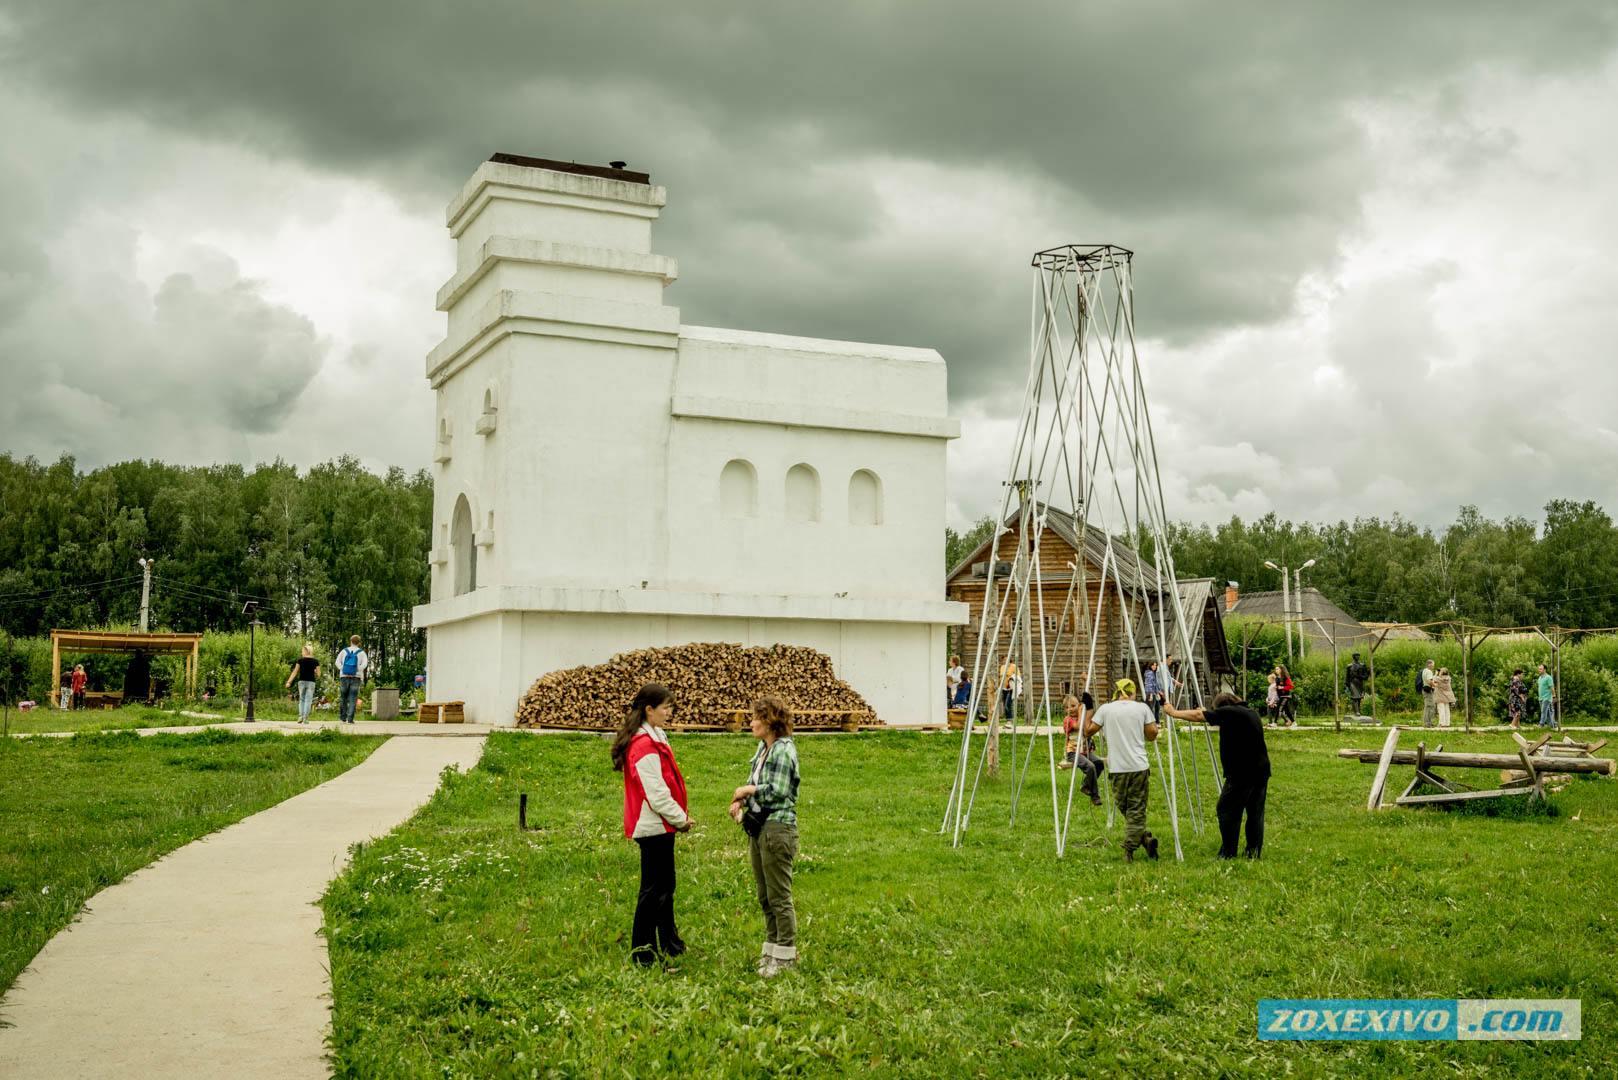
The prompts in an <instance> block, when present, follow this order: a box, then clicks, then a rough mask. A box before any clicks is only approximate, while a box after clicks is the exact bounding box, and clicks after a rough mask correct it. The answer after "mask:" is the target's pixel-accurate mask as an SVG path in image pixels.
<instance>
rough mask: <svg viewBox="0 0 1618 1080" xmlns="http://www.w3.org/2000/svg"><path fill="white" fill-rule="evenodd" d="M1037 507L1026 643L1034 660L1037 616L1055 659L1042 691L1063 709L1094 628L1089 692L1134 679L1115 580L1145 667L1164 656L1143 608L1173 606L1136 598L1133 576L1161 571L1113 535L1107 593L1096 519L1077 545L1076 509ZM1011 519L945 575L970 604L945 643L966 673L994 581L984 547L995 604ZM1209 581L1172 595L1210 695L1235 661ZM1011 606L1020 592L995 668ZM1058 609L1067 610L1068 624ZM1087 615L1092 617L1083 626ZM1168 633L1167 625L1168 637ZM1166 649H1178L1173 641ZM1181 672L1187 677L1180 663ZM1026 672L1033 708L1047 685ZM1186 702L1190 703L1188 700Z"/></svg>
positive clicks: (1078, 683)
mask: <svg viewBox="0 0 1618 1080" xmlns="http://www.w3.org/2000/svg"><path fill="white" fill-rule="evenodd" d="M1040 512H1041V513H1043V514H1044V515H1045V527H1044V531H1043V533H1042V534H1041V536H1040V538H1039V579H1040V580H1039V589H1038V592H1037V594H1036V596H1035V598H1034V601H1033V603H1031V604H1030V615H1031V622H1032V624H1033V625H1032V631H1033V638H1032V640H1033V642H1034V652H1035V655H1036V657H1037V655H1038V652H1039V644H1040V637H1039V630H1040V625H1039V624H1040V620H1041V619H1043V622H1044V642H1045V647H1046V650H1047V652H1048V653H1050V654H1051V655H1052V657H1053V659H1052V663H1051V665H1050V685H1049V687H1048V690H1049V693H1050V699H1051V704H1052V708H1053V709H1054V710H1058V711H1059V710H1060V708H1061V704H1060V703H1061V700H1062V698H1063V697H1064V696H1065V695H1066V694H1067V692H1068V691H1069V688H1077V687H1083V686H1084V677H1085V671H1086V668H1087V666H1088V665H1089V662H1090V657H1091V655H1092V654H1091V650H1090V635H1091V633H1092V631H1095V636H1096V642H1095V652H1094V657H1095V671H1094V673H1093V677H1092V678H1091V680H1090V689H1091V693H1092V694H1094V695H1095V696H1096V699H1097V700H1098V701H1105V700H1106V699H1107V697H1109V696H1110V694H1109V693H1108V689H1109V688H1110V687H1111V686H1112V685H1113V684H1114V683H1115V682H1116V681H1117V680H1118V679H1121V678H1123V677H1124V676H1125V675H1128V676H1129V677H1130V678H1133V679H1135V680H1136V681H1137V683H1138V682H1139V679H1140V674H1139V672H1138V671H1136V670H1135V668H1134V659H1133V657H1132V655H1131V652H1130V649H1129V644H1128V638H1127V630H1126V621H1125V619H1124V610H1123V609H1122V608H1121V607H1120V605H1119V603H1118V587H1117V584H1115V581H1114V579H1115V578H1121V579H1122V584H1123V592H1124V596H1125V597H1126V598H1127V600H1128V603H1129V624H1130V625H1133V627H1134V631H1135V637H1136V642H1137V645H1136V650H1135V655H1138V656H1139V659H1140V662H1141V663H1142V664H1144V663H1145V662H1146V661H1147V660H1151V659H1157V660H1161V659H1162V657H1159V656H1158V655H1157V646H1156V645H1155V643H1153V642H1152V640H1151V634H1150V632H1149V630H1148V627H1147V625H1146V619H1145V617H1144V616H1145V615H1146V611H1147V605H1148V604H1150V605H1151V608H1152V611H1153V617H1154V620H1160V619H1163V618H1168V619H1171V620H1172V618H1173V612H1172V610H1171V609H1169V608H1168V605H1167V603H1166V602H1165V601H1166V598H1165V597H1163V596H1161V595H1160V594H1158V593H1157V591H1156V590H1155V589H1148V592H1149V593H1150V595H1146V596H1141V595H1137V594H1138V593H1139V592H1140V590H1139V588H1138V586H1137V584H1136V583H1137V582H1139V581H1142V580H1144V581H1146V582H1149V583H1150V582H1155V580H1156V578H1157V570H1156V568H1155V567H1153V566H1152V565H1151V564H1149V563H1146V562H1144V561H1141V562H1140V563H1139V564H1138V566H1137V560H1136V557H1135V554H1134V553H1133V552H1132V551H1130V550H1129V549H1128V548H1126V547H1124V546H1123V545H1120V544H1118V543H1116V542H1115V543H1114V544H1113V549H1112V560H1113V561H1112V563H1111V564H1110V566H1109V569H1108V574H1107V580H1106V583H1105V590H1103V583H1102V579H1101V566H1102V562H1103V561H1104V559H1105V557H1106V550H1107V536H1106V533H1104V532H1103V531H1102V530H1100V529H1098V528H1096V527H1095V526H1093V525H1092V526H1087V527H1086V529H1085V534H1086V535H1085V537H1084V539H1083V542H1082V543H1081V541H1080V539H1079V535H1078V523H1077V521H1076V520H1075V519H1074V517H1073V515H1072V514H1070V513H1068V512H1067V511H1063V510H1058V509H1056V508H1055V507H1051V506H1042V507H1040ZM1016 524H1017V518H1016V515H1015V514H1013V515H1012V516H1011V517H1010V518H1008V519H1007V522H1006V526H1007V528H1008V529H1009V530H1010V531H1008V532H1003V533H1001V535H1000V536H999V537H998V538H997V540H986V541H984V542H983V543H982V544H980V545H978V547H977V548H976V550H974V551H973V552H972V553H971V554H969V555H967V556H966V558H964V559H962V560H961V561H960V563H959V564H957V565H956V566H954V567H952V568H951V569H950V571H949V574H948V576H947V577H946V579H945V592H946V596H947V598H948V599H950V600H957V601H961V602H963V603H965V604H966V605H967V606H968V607H969V608H970V610H971V616H970V618H969V619H968V621H967V624H966V625H965V626H963V627H960V628H958V629H956V630H955V631H954V633H953V634H952V641H951V646H952V647H951V649H950V651H951V652H954V653H959V654H960V656H961V662H962V664H964V665H965V666H966V668H967V671H968V672H969V673H972V665H973V663H974V661H975V659H976V657H977V647H978V633H979V627H980V625H981V622H982V617H983V607H984V603H985V599H986V596H985V593H986V588H988V587H990V583H989V581H988V570H989V560H990V546H991V543H992V544H993V546H994V555H993V557H994V559H996V560H998V561H999V562H1000V564H1001V566H1000V567H999V568H998V569H997V571H996V573H995V575H994V582H993V584H992V596H990V597H989V600H990V602H992V603H994V604H996V605H998V604H999V603H1000V602H1001V601H1003V600H1005V598H1006V590H1007V588H1008V587H1009V585H1010V583H1011V579H1012V571H1011V567H1012V565H1013V563H1014V561H1015V560H1016V558H1017V555H1018V552H1017V534H1016ZM1081 557H1082V558H1083V559H1084V578H1085V583H1086V586H1087V591H1088V599H1089V603H1088V605H1085V604H1083V603H1081V601H1080V598H1079V596H1078V595H1077V593H1078V590H1076V589H1073V588H1072V585H1073V569H1072V566H1070V565H1069V564H1075V565H1076V564H1077V561H1078V559H1079V558H1081ZM1137 571H1138V572H1137ZM1213 585H1214V583H1213V581H1212V579H1210V578H1193V579H1189V580H1185V581H1181V582H1180V583H1179V595H1178V602H1179V604H1180V608H1181V611H1182V612H1183V613H1184V617H1185V621H1186V625H1187V630H1188V632H1189V634H1190V636H1191V640H1192V649H1193V659H1194V661H1195V663H1196V667H1197V674H1198V677H1199V679H1200V680H1201V682H1202V687H1203V694H1204V698H1205V700H1212V697H1213V694H1214V693H1215V691H1216V689H1217V688H1218V687H1219V686H1220V685H1221V683H1222V682H1224V681H1225V680H1227V679H1229V680H1232V681H1233V680H1234V678H1235V675H1236V668H1235V665H1234V664H1233V663H1232V662H1231V659H1230V651H1229V649H1228V647H1227V646H1226V642H1225V631H1224V619H1223V616H1224V610H1223V609H1224V605H1223V603H1222V602H1221V600H1220V599H1219V598H1216V595H1215V590H1214V587H1213ZM1070 592H1071V593H1072V594H1073V595H1072V600H1071V602H1069V599H1068V598H1069V594H1070ZM1016 603H1017V601H1016V598H1015V597H1012V599H1011V601H1010V602H1009V604H1008V605H1007V607H1006V615H1005V617H1004V619H1003V620H1002V622H1001V629H1000V641H999V645H998V648H997V649H996V650H995V655H996V660H995V662H994V665H993V667H994V669H996V670H998V668H999V666H1000V663H1001V662H1003V661H1004V659H1005V658H1006V653H1007V649H1008V647H1009V646H1010V645H1011V638H1012V626H1013V623H1014V616H1015V613H1016V612H1015V609H1016ZM1064 608H1065V609H1066V612H1067V616H1066V622H1065V624H1064V621H1063V611H1064ZM1098 611H1099V613H1100V619H1099V623H1098V621H1097V612H1098ZM1086 612H1087V613H1086ZM1086 618H1088V620H1089V621H1088V623H1087V624H1086V622H1085V620H1086ZM991 624H992V616H991ZM1171 625H1172V623H1171ZM1097 627H1099V629H1097ZM1172 636H1173V635H1172V631H1171V632H1170V637H1171V638H1172ZM1053 650H1054V651H1053ZM1016 651H1017V655H1016V656H1014V657H1012V659H1013V660H1014V661H1015V662H1016V663H1017V665H1018V666H1019V668H1021V667H1022V666H1023V655H1022V654H1023V649H1022V646H1021V644H1020V643H1019V644H1018V646H1017V650H1016ZM1168 651H1169V652H1170V653H1171V654H1177V650H1176V649H1175V648H1174V647H1173V646H1172V645H1171V646H1170V648H1169V650H1168ZM1036 664H1037V660H1036ZM1181 671H1182V674H1183V672H1184V668H1183V666H1182V668H1181ZM974 675H975V673H974ZM1023 678H1024V693H1025V695H1026V697H1027V701H1028V702H1029V703H1030V705H1029V707H1030V708H1036V709H1037V708H1038V707H1039V703H1040V702H1042V701H1043V700H1044V694H1045V692H1046V690H1047V687H1046V686H1045V685H1043V684H1041V683H1039V682H1038V681H1037V680H1035V679H1034V678H1033V677H1032V676H1031V675H1030V673H1029V672H1027V671H1024V672H1023ZM1182 701H1184V702H1186V703H1189V701H1190V699H1182Z"/></svg>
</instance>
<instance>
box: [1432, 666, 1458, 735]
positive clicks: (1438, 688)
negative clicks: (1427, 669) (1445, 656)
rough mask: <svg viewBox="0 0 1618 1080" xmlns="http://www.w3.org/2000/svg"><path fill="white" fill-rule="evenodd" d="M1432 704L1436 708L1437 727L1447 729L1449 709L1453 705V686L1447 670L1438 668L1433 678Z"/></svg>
mask: <svg viewBox="0 0 1618 1080" xmlns="http://www.w3.org/2000/svg"><path fill="white" fill-rule="evenodd" d="M1433 704H1434V705H1436V706H1438V726H1439V727H1449V707H1450V706H1451V705H1453V704H1455V685H1454V683H1453V682H1452V680H1451V679H1450V676H1449V668H1439V669H1438V674H1437V675H1434V676H1433Z"/></svg>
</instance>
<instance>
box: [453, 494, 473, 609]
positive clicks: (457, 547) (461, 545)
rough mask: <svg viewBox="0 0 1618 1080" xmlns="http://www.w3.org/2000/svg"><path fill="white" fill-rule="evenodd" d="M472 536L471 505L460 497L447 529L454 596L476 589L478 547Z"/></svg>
mask: <svg viewBox="0 0 1618 1080" xmlns="http://www.w3.org/2000/svg"><path fill="white" fill-rule="evenodd" d="M475 540H476V537H474V536H473V535H472V504H471V503H469V502H467V501H466V496H465V495H462V496H461V497H460V498H459V499H457V500H456V501H455V514H454V517H453V518H452V519H451V524H450V527H449V545H450V547H451V548H452V549H453V555H452V556H451V560H450V561H451V562H453V563H454V565H455V595H456V596H460V595H461V594H462V593H469V592H471V591H472V590H473V589H475V588H477V587H478V547H477V544H476V543H475V542H474V541H475Z"/></svg>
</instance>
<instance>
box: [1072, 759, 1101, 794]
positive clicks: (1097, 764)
mask: <svg viewBox="0 0 1618 1080" xmlns="http://www.w3.org/2000/svg"><path fill="white" fill-rule="evenodd" d="M1067 760H1068V761H1069V762H1071V763H1072V764H1073V765H1074V766H1075V767H1077V768H1079V769H1082V770H1084V785H1083V788H1084V790H1085V791H1097V790H1099V789H1098V788H1097V786H1096V784H1097V781H1099V780H1100V779H1101V770H1103V769H1105V768H1106V767H1107V763H1106V762H1105V761H1102V760H1101V759H1100V758H1099V757H1097V756H1096V755H1095V754H1081V753H1079V752H1078V751H1077V750H1075V751H1073V752H1072V753H1070V754H1068V755H1067Z"/></svg>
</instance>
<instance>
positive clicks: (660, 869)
mask: <svg viewBox="0 0 1618 1080" xmlns="http://www.w3.org/2000/svg"><path fill="white" fill-rule="evenodd" d="M635 843H637V844H639V845H640V898H639V899H638V900H636V901H635V925H634V927H633V929H632V930H631V931H630V935H629V947H630V950H631V952H632V954H633V956H634V957H635V960H636V961H637V962H639V963H642V964H650V963H653V962H654V960H655V959H656V957H655V955H654V954H655V953H659V952H661V953H663V954H665V955H667V956H679V955H680V954H681V953H683V952H685V942H683V941H681V940H680V932H679V931H678V930H676V929H675V928H674V834H673V833H664V834H663V835H662V836H647V837H644V838H640V839H637V840H636V841H635Z"/></svg>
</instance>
